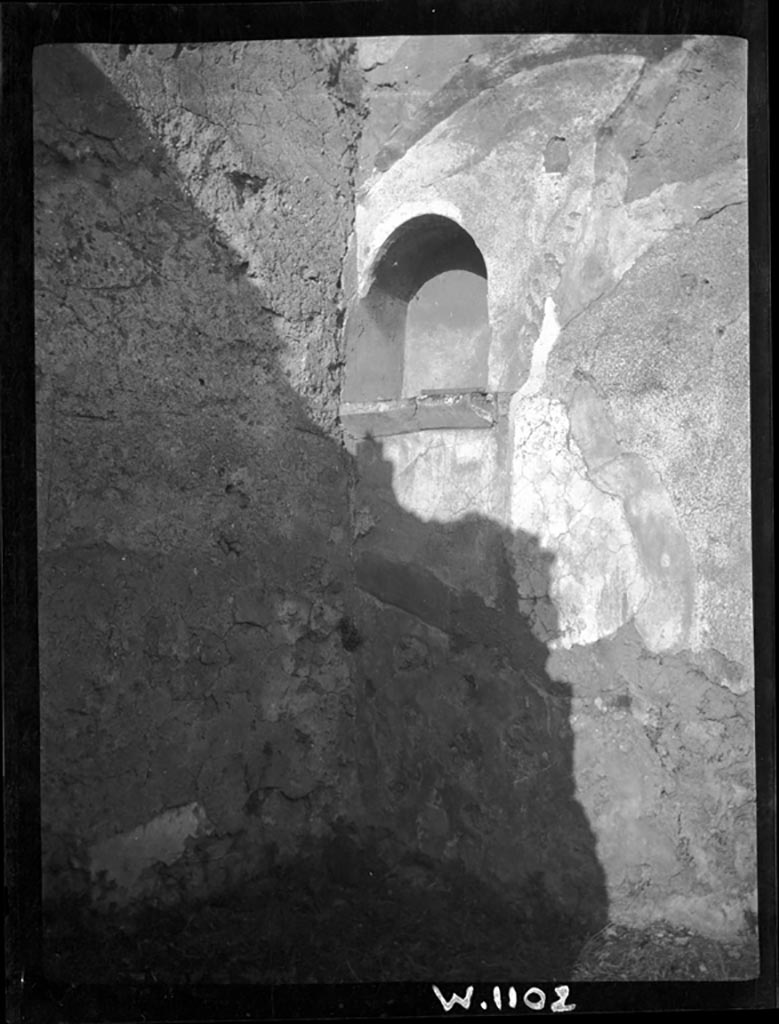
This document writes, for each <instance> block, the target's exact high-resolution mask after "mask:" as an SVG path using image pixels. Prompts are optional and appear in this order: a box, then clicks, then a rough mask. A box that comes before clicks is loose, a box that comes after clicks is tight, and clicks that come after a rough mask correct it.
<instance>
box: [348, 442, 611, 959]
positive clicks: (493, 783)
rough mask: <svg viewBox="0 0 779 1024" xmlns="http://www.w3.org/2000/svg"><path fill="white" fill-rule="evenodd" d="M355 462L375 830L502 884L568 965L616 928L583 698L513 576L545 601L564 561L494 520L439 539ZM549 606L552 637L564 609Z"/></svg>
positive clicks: (361, 709) (441, 529) (372, 469)
mask: <svg viewBox="0 0 779 1024" xmlns="http://www.w3.org/2000/svg"><path fill="white" fill-rule="evenodd" d="M356 460H357V476H358V483H357V485H356V493H355V506H356V509H357V524H356V533H357V534H358V536H357V537H356V539H355V582H356V590H355V595H356V599H357V600H356V604H357V607H358V609H359V612H358V615H359V623H360V627H359V628H360V631H361V633H364V635H365V638H366V639H365V643H364V644H361V645H360V646H359V647H358V648H357V650H356V651H355V660H356V661H357V663H358V665H359V669H360V671H359V676H358V678H359V681H360V682H359V685H360V686H361V687H362V692H361V693H360V694H359V696H358V701H357V707H358V724H359V728H358V750H359V756H358V766H359V770H360V779H361V784H362V792H363V798H364V803H365V810H366V815H367V816H368V819H369V820H370V819H372V820H373V822H374V824H375V826H376V827H377V828H378V829H379V830H381V828H382V827H383V826H387V823H388V822H391V823H392V824H391V830H392V836H390V835H389V834H388V835H387V836H386V838H385V842H386V844H387V846H388V847H391V846H392V844H393V843H394V844H395V845H396V846H397V848H398V849H400V848H406V849H414V850H416V851H417V852H418V854H419V855H420V856H421V858H422V862H423V863H424V862H430V863H433V862H435V863H439V862H441V861H450V860H453V861H457V862H459V863H461V864H464V865H465V866H466V867H467V869H468V870H469V871H470V872H472V873H473V875H474V876H476V877H480V878H486V879H489V880H491V882H492V884H493V885H495V886H496V887H497V888H498V889H502V891H503V892H504V893H505V895H506V897H507V898H508V899H510V900H511V901H512V903H513V904H515V905H517V906H519V907H522V906H524V907H525V908H526V909H527V910H528V911H529V913H530V919H532V921H533V922H534V924H533V928H534V930H535V934H536V935H537V937H538V938H539V939H540V938H541V936H543V935H544V934H545V935H546V937H547V938H546V940H543V939H542V940H541V945H543V944H544V941H548V942H553V943H557V944H559V947H560V948H559V949H558V953H559V955H560V956H561V958H562V959H561V961H560V963H570V962H572V960H571V959H570V958H572V957H573V958H575V951H576V947H577V944H580V942H581V937H582V936H583V935H586V934H588V933H592V932H593V931H596V930H598V929H599V928H601V927H603V925H604V924H605V923H606V919H607V896H606V889H605V880H604V875H603V871H602V869H601V866H600V864H599V862H598V858H597V854H596V849H595V839H594V836H593V833H592V831H591V829H590V826H589V823H588V820H587V817H586V815H585V813H584V811H583V810H582V808H581V806H580V805H579V803H578V801H577V800H576V794H575V781H574V775H573V733H572V729H571V723H570V708H571V698H570V687H569V686H568V685H567V684H566V683H563V682H559V681H557V680H554V679H552V678H551V677H550V676H549V675H548V674H547V672H546V661H547V658H548V650H547V647H546V646H545V645H544V644H543V643H541V642H540V641H539V640H538V639H537V638H536V637H535V636H534V634H533V632H532V630H531V628H530V624H529V622H528V620H527V619H526V617H525V616H523V615H522V614H521V613H520V611H519V609H518V584H517V582H516V580H515V576H514V572H513V571H512V564H511V562H510V561H509V559H510V557H513V558H517V556H518V555H521V563H522V566H523V573H525V574H526V575H527V577H528V578H530V577H532V579H533V586H532V587H530V586H529V587H528V591H529V592H530V593H534V594H538V595H543V594H545V593H548V589H549V588H548V581H549V579H550V569H551V565H552V562H553V556H552V555H550V554H549V553H548V552H546V551H544V550H543V549H542V548H541V547H540V545H539V543H538V540H537V539H536V538H535V537H533V536H530V535H527V534H524V533H523V534H521V535H518V534H517V533H513V532H512V531H510V530H508V529H506V528H504V527H502V526H500V525H499V524H497V523H495V522H494V521H492V520H490V519H489V518H487V517H485V516H481V515H465V516H464V517H462V518H461V519H459V520H457V521H454V522H451V523H435V522H424V521H422V520H421V519H419V518H418V517H417V516H415V515H413V514H411V513H409V512H408V511H406V510H404V509H403V508H401V507H400V506H399V504H398V502H397V500H396V499H395V496H394V493H393V487H392V479H393V466H392V463H391V462H390V461H388V460H387V459H385V458H384V456H383V451H382V445H381V444H380V443H378V442H377V441H376V440H374V439H370V438H369V439H367V440H365V441H363V442H362V443H361V444H360V445H359V446H358V449H357V453H356ZM509 552H511V556H510V555H509ZM542 580H543V581H546V582H547V585H546V586H542V585H541V581H542ZM468 581H470V584H469V582H468ZM520 587H521V582H520ZM477 589H478V591H479V592H478V593H477V592H476V591H477ZM539 600H545V602H546V604H547V607H546V608H545V611H544V618H545V621H546V623H547V625H548V627H549V628H550V630H551V632H552V635H553V634H554V625H555V623H554V621H553V619H554V615H555V613H554V607H553V605H551V603H550V602H549V600H548V598H546V599H545V598H543V597H540V598H539ZM550 611H551V617H550ZM389 830H390V829H389V827H387V828H386V831H387V832H388V833H389ZM544 921H545V922H546V928H545V927H544V924H543V922H544ZM552 935H554V939H552V938H551V936H552ZM564 936H567V937H568V939H567V942H566V939H565V938H564ZM566 945H567V949H565V951H564V950H563V948H562V947H564V946H566ZM548 955H549V949H548V948H547V949H546V951H545V953H544V954H543V956H548ZM547 963H548V961H547Z"/></svg>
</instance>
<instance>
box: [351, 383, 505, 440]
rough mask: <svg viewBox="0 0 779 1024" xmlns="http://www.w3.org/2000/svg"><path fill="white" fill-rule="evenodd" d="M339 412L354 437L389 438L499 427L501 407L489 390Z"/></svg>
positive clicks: (430, 394) (356, 405) (358, 405)
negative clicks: (397, 435) (419, 431)
mask: <svg viewBox="0 0 779 1024" xmlns="http://www.w3.org/2000/svg"><path fill="white" fill-rule="evenodd" d="M339 411H340V417H341V423H342V424H343V427H344V430H345V431H346V433H347V434H350V435H351V436H352V437H356V438H363V437H368V436H369V435H370V436H371V437H388V436H391V435H392V434H409V433H413V432H414V431H418V430H487V429H489V428H490V427H492V426H494V425H495V421H496V420H497V417H498V404H497V399H496V396H495V395H494V394H490V393H488V392H485V391H477V390H440V391H423V392H422V394H421V395H419V396H418V397H415V398H396V399H390V400H385V401H375V402H343V403H342V404H341V407H340V410H339Z"/></svg>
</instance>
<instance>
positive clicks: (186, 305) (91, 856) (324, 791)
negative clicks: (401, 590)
mask: <svg viewBox="0 0 779 1024" xmlns="http://www.w3.org/2000/svg"><path fill="white" fill-rule="evenodd" d="M343 61H346V63H347V64H348V53H347V51H346V49H344V48H343V47H342V48H341V49H339V48H338V47H337V46H336V45H335V44H334V45H333V46H332V47H330V49H329V50H327V49H326V48H325V47H323V46H321V45H319V44H315V43H311V44H308V43H300V44H298V43H294V42H290V43H280V44H279V43H273V44H261V43H257V44H239V45H234V46H226V45H213V46H208V45H204V46H197V47H194V46H193V47H184V48H182V47H173V46H170V47H165V46H154V47H137V48H132V47H109V46H95V47H91V48H83V49H82V50H79V49H76V48H73V47H69V46H61V47H44V48H40V49H39V50H38V51H36V65H35V110H36V119H35V139H36V143H35V144H36V182H35V202H36V219H37V254H36V257H37V258H36V289H37V291H36V307H37V338H36V345H37V350H36V351H37V364H38V373H39V392H38V460H39V462H38V464H39V496H40V500H39V510H40V543H41V556H40V592H41V618H40V635H41V676H42V706H43V722H42V756H43V808H42V811H43V823H44V871H45V878H46V892H47V895H49V896H54V895H57V894H58V893H65V892H69V893H72V892H74V891H75V892H84V891H87V890H89V891H91V893H92V896H93V897H94V898H96V899H97V900H98V901H101V900H109V901H116V902H120V903H121V902H124V901H125V900H128V899H132V898H137V897H144V898H146V899H176V898H178V897H179V896H181V895H193V894H194V895H199V894H202V893H203V892H204V891H208V890H209V889H214V888H219V887H221V886H223V885H225V884H227V883H229V882H232V881H236V880H238V879H240V878H241V877H243V876H245V875H246V874H249V873H252V872H253V871H256V870H258V869H261V868H262V867H263V866H264V865H267V863H268V860H269V858H271V857H272V856H273V853H274V848H276V847H277V848H279V849H280V850H281V851H282V852H283V850H284V849H285V848H287V849H288V848H290V847H295V846H296V845H298V844H299V842H300V837H301V836H302V835H304V834H305V835H316V834H317V831H318V830H322V829H324V828H325V824H326V823H329V822H331V821H333V820H334V819H336V818H337V817H338V815H339V814H341V813H342V812H343V811H344V809H345V808H347V807H349V808H350V807H351V805H352V804H353V802H354V792H355V786H356V782H355V779H354V777H353V775H354V773H353V770H351V769H350V765H352V764H353V759H352V758H350V754H349V751H350V746H351V733H352V727H351V723H352V721H353V716H354V700H353V694H352V684H351V677H350V655H349V654H348V652H347V651H346V650H345V647H344V642H343V636H344V627H343V621H342V620H343V617H344V614H345V613H344V593H345V592H346V590H347V589H348V586H347V585H348V580H349V578H350V567H349V550H348V528H349V516H350V507H349V463H348V459H347V457H346V455H345V453H344V451H343V449H342V448H341V447H340V446H339V445H338V444H337V443H336V442H335V441H334V440H333V436H332V431H333V429H334V424H335V410H336V408H337V380H338V360H339V349H338V339H339V329H338V328H339V318H340V312H339V310H340V303H341V298H340V296H341V292H340V273H341V262H342V258H343V252H344V248H345V244H346V238H347V236H348V233H349V231H350V229H351V223H352V216H353V205H352V186H351V179H350V175H351V160H350V152H351V150H352V148H353V147H354V144H355V133H356V122H355V120H354V118H353V116H352V113H351V108H350V107H348V106H347V105H346V102H344V101H342V100H341V99H339V91H340V90H342V88H343V83H344V81H346V78H345V77H344V76H340V77H339V66H340V64H341V63H342V62H343ZM347 77H348V76H347ZM347 98H348V97H347ZM328 432H330V433H328ZM350 771H351V774H350Z"/></svg>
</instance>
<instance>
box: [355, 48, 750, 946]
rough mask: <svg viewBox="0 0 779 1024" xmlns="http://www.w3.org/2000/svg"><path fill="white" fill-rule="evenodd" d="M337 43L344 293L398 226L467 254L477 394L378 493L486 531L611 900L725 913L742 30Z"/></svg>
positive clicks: (736, 791)
mask: <svg viewBox="0 0 779 1024" xmlns="http://www.w3.org/2000/svg"><path fill="white" fill-rule="evenodd" d="M358 55H359V58H360V60H361V62H362V67H363V69H364V72H365V75H366V81H367V83H368V85H367V89H368V96H369V101H370V108H369V109H370V114H369V116H368V119H367V122H366V127H365V129H364V131H363V133H362V137H361V148H360V151H359V152H360V164H359V174H358V181H359V184H360V187H359V191H358V202H357V211H356V220H355V242H354V246H353V250H352V251H353V263H352V277H351V279H350V278H349V277H347V281H350V285H351V305H352V308H353V309H354V308H358V307H359V303H360V301H361V299H362V298H363V297H364V296H365V295H366V293H367V291H368V290H369V289H370V286H371V281H372V279H373V275H374V274H375V273H376V267H377V265H379V264H380V260H381V257H382V252H383V247H384V246H385V243H386V240H387V239H388V238H389V237H390V236H392V234H393V232H396V231H397V229H398V228H399V227H400V226H402V225H403V224H404V223H406V222H408V221H410V220H411V219H412V218H417V217H422V216H424V215H426V214H437V215H440V216H444V217H448V218H450V219H451V220H452V221H454V222H456V223H457V224H458V225H460V226H461V227H462V228H464V229H465V230H466V231H467V232H468V233H469V234H470V235H471V236H472V238H473V239H474V240H475V242H476V244H477V245H478V247H479V249H480V250H481V253H482V254H483V256H484V261H485V264H486V267H487V280H488V304H489V326H490V330H491V339H490V347H489V368H488V383H487V389H488V391H490V392H493V393H496V394H497V395H498V396H500V408H501V414H500V416H499V418H498V420H497V423H496V425H495V427H494V428H493V429H490V430H486V431H483V432H482V431H471V432H468V431H465V430H462V429H460V428H459V427H458V426H457V424H456V423H453V424H452V427H451V429H445V430H441V431H438V430H425V431H422V432H417V433H413V432H410V433H404V434H403V435H402V436H396V437H386V438H384V439H383V457H384V458H385V459H387V460H388V461H389V463H391V464H392V466H393V469H392V471H391V476H392V487H393V491H394V495H395V497H396V498H397V501H398V502H399V504H400V505H401V506H402V508H404V509H406V510H407V511H408V512H411V513H413V514H414V515H415V516H417V517H419V518H421V519H423V520H424V521H425V522H428V523H430V524H438V525H439V526H440V527H441V528H442V529H443V530H444V532H445V531H446V529H450V530H456V526H455V524H458V523H460V524H462V523H464V522H465V521H466V519H467V518H468V516H469V515H477V516H479V517H483V518H481V520H480V525H479V526H476V527H474V530H475V532H476V534H477V535H478V534H481V535H485V534H486V533H488V532H489V529H490V527H489V526H488V525H487V524H490V526H491V527H493V528H497V529H499V531H500V536H501V543H502V544H503V545H504V547H505V549H506V551H507V555H508V564H509V566H510V572H511V576H512V578H513V586H514V598H513V599H512V600H515V601H516V611H515V612H514V613H513V614H512V615H509V616H507V618H506V619H505V620H504V625H505V628H507V629H509V630H511V629H513V628H515V629H517V630H520V629H521V627H520V625H519V623H520V621H523V622H528V623H529V624H530V628H531V630H532V633H533V635H534V637H535V638H536V639H537V640H538V641H539V642H540V643H541V644H542V645H543V648H544V650H545V651H546V652H547V654H548V660H547V663H546V671H547V673H548V674H549V676H550V677H551V678H552V679H555V680H558V681H561V682H564V683H565V684H567V685H569V686H570V688H571V726H572V730H573V774H574V779H575V787H576V795H577V798H578V800H579V801H580V802H581V805H582V807H583V808H584V810H585V812H586V814H587V817H588V820H589V822H590V825H591V827H592V829H593V832H594V835H595V839H596V845H597V855H598V857H599V859H600V862H601V864H602V866H603V869H604V872H605V885H606V889H607V891H608V897H609V902H610V907H611V913H612V916H613V917H614V918H615V919H617V920H624V921H626V922H628V923H636V922H639V921H645V920H648V919H652V918H654V917H661V918H662V917H665V918H667V919H669V920H672V921H675V922H677V923H683V924H689V925H691V926H693V927H697V928H700V929H703V930H707V931H709V932H711V933H714V934H727V933H732V932H734V931H737V930H738V929H739V928H741V927H743V926H744V920H745V916H744V915H745V913H746V914H747V915H748V914H749V913H750V912H751V911H754V908H755V901H756V890H755V854H754V752H753V702H752V693H753V668H752V619H751V549H750V538H749V523H750V499H749V493H750V492H749V486H750V474H749V373H748V364H749V361H748V290H747V233H746V161H745V141H746V116H745V115H746V110H745V103H746V99H745V90H746V48H745V44H744V43H743V42H742V41H740V40H737V39H712V38H699V37H695V38H684V37H673V38H668V39H660V38H655V39H652V38H644V39H641V38H637V39H631V38H627V37H620V38H613V39H609V38H598V37H587V38H584V39H583V38H576V37H534V38H532V39H531V38H520V39H515V40H513V41H511V42H510V43H509V42H508V41H507V40H505V39H496V38H480V37H457V38H452V39H442V38H439V39H438V40H435V41H432V40H428V41H424V40H419V39H406V40H397V39H394V40H362V41H361V42H360V44H359V47H358ZM399 358H400V357H399ZM452 358H453V359H454V360H455V361H456V358H457V357H456V356H453V357H452ZM446 364H447V357H446V355H445V354H442V355H441V357H440V360H439V363H438V366H437V369H436V370H435V371H431V376H433V377H435V378H436V379H437V384H438V386H443V385H442V381H443V380H444V379H445V376H446ZM348 372H349V367H348V366H347V379H348ZM418 377H419V375H418V374H416V371H415V379H417V378H418ZM418 386H419V388H422V387H423V386H424V383H423V381H422V380H421V378H420V379H419V380H418ZM390 532H391V531H390ZM396 537H397V531H395V532H394V535H392V536H390V539H389V540H386V539H382V537H381V536H380V531H378V532H377V533H375V534H374V540H373V541H370V543H373V544H375V546H376V547H377V550H378V549H382V554H383V557H385V558H389V557H391V554H390V552H389V549H390V548H391V546H392V544H393V543H395V544H396V552H395V557H396V559H399V560H400V561H401V562H403V563H404V564H407V563H408V562H411V561H413V562H414V564H416V565H424V566H425V567H426V568H427V569H428V570H429V571H430V572H431V573H432V574H433V575H434V576H435V577H436V578H437V579H439V580H441V581H442V582H445V583H446V585H447V586H452V587H455V588H462V589H465V590H469V591H472V592H475V593H477V594H479V595H480V597H481V599H483V600H484V601H485V602H486V603H487V604H488V605H493V606H494V603H495V601H496V594H497V592H498V590H499V589H500V587H499V585H498V583H497V582H496V581H497V579H498V577H497V576H496V575H495V571H494V566H491V565H490V564H489V560H488V559H485V558H483V557H481V556H479V555H477V556H473V554H472V552H473V549H471V555H469V556H464V557H463V558H462V559H461V561H462V562H464V563H467V566H465V567H462V568H459V567H458V559H457V556H456V555H454V554H453V553H452V552H450V554H449V555H448V556H447V558H446V559H442V558H440V557H439V556H438V555H436V553H435V548H434V545H427V546H425V547H424V548H419V549H415V550H413V553H412V551H411V550H410V549H409V548H408V547H407V545H406V543H405V541H404V542H403V543H402V544H400V545H399V547H398V542H397V540H396V539H395V538H396ZM528 537H530V538H533V541H534V545H535V546H536V547H537V548H540V550H542V551H543V552H545V553H546V561H545V564H544V571H539V567H538V564H537V559H536V558H535V557H532V556H531V557H529V556H528V550H529V549H528V541H527V538H528ZM365 543H369V540H367V539H366V541H365ZM530 550H531V552H532V551H533V550H535V548H531V549H530ZM504 600H505V597H504ZM512 623H513V624H514V625H512ZM715 707H716V708H717V709H719V710H718V711H714V710H713V709H714V708H715ZM720 716H721V717H720ZM725 750H726V751H727V753H725ZM672 751H675V753H672ZM695 794H697V796H696V795H695ZM726 794H729V795H728V796H726ZM704 806H705V807H707V808H708V809H707V810H705V811H704V810H703V809H702V808H703V807H704ZM715 822H716V826H715V824H714V823H715ZM747 851H748V852H747Z"/></svg>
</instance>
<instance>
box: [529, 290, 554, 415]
mask: <svg viewBox="0 0 779 1024" xmlns="http://www.w3.org/2000/svg"><path fill="white" fill-rule="evenodd" d="M559 337H560V323H559V321H558V319H557V310H556V308H555V304H554V299H552V298H551V297H548V298H547V300H546V302H545V303H544V322H543V324H542V325H541V333H540V334H539V335H538V340H537V341H536V343H535V345H534V346H533V357H532V360H531V363H530V373H529V374H528V378H527V380H526V381H525V383H524V384H523V385H522V387H521V389H520V391H519V394H520V395H522V396H529V395H536V394H538V392H539V391H541V389H542V388H543V386H544V382H545V380H546V364H547V362H548V360H549V354H550V353H551V351H552V349H553V348H554V346H555V343H556V341H557V339H558V338H559Z"/></svg>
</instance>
